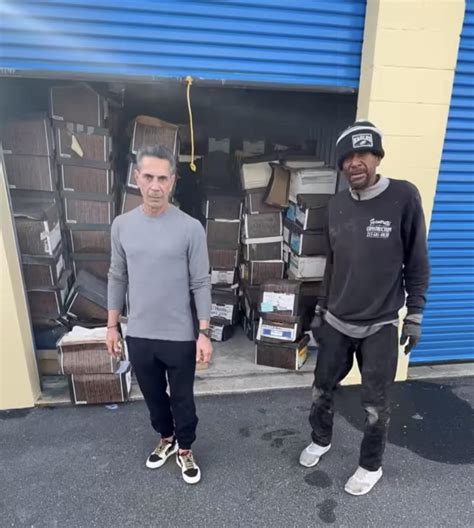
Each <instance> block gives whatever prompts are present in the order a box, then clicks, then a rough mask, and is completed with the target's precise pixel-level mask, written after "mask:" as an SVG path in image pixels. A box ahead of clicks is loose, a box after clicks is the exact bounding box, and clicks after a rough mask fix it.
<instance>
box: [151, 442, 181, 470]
mask: <svg viewBox="0 0 474 528" xmlns="http://www.w3.org/2000/svg"><path fill="white" fill-rule="evenodd" d="M176 451H178V442H177V441H176V439H174V440H173V441H172V442H167V441H166V440H163V439H161V440H160V443H159V444H158V445H157V446H156V448H155V449H154V450H153V452H152V453H151V455H150V456H149V457H148V458H147V459H146V463H145V465H146V467H147V468H149V469H158V468H160V467H161V466H163V465H164V463H165V462H166V461H167V460H168V458H169V457H170V456H171V455H174V454H175V453H176Z"/></svg>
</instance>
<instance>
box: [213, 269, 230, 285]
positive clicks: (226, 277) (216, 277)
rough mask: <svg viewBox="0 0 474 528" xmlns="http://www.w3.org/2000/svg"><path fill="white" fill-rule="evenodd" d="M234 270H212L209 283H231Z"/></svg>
mask: <svg viewBox="0 0 474 528" xmlns="http://www.w3.org/2000/svg"><path fill="white" fill-rule="evenodd" d="M234 276H235V271H234V270H232V271H221V270H212V272H211V283H212V284H233V283H234Z"/></svg>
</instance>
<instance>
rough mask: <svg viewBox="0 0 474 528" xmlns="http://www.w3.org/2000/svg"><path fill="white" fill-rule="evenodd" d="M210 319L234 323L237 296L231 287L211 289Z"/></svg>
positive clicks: (236, 310)
mask: <svg viewBox="0 0 474 528" xmlns="http://www.w3.org/2000/svg"><path fill="white" fill-rule="evenodd" d="M211 299H212V304H211V321H212V322H213V323H218V324H224V325H226V324H228V325H230V324H234V323H235V322H236V320H237V314H238V302H239V297H238V295H236V290H235V289H231V288H225V289H224V288H220V289H219V288H213V289H212V290H211Z"/></svg>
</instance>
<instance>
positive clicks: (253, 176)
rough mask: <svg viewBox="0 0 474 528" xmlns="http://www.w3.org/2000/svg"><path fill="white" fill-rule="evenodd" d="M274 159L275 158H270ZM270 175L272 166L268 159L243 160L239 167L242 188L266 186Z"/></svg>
mask: <svg viewBox="0 0 474 528" xmlns="http://www.w3.org/2000/svg"><path fill="white" fill-rule="evenodd" d="M272 161H275V160H272ZM271 176H272V168H271V167H270V163H269V162H268V161H261V162H256V163H255V162H254V163H249V162H248V161H245V162H244V163H243V164H242V166H241V169H240V182H241V186H242V189H244V190H245V191H248V190H250V189H260V188H262V187H267V185H268V183H269V182H270V178H271Z"/></svg>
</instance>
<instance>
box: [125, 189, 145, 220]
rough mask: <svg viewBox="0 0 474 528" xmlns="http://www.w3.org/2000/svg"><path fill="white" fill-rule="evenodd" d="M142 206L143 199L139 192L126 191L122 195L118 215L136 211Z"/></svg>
mask: <svg viewBox="0 0 474 528" xmlns="http://www.w3.org/2000/svg"><path fill="white" fill-rule="evenodd" d="M141 205H143V198H142V195H141V193H140V192H132V191H131V190H129V189H127V190H125V191H124V192H123V194H122V201H121V205H120V214H124V213H128V212H129V211H131V210H132V209H136V208H137V207H140V206H141Z"/></svg>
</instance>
